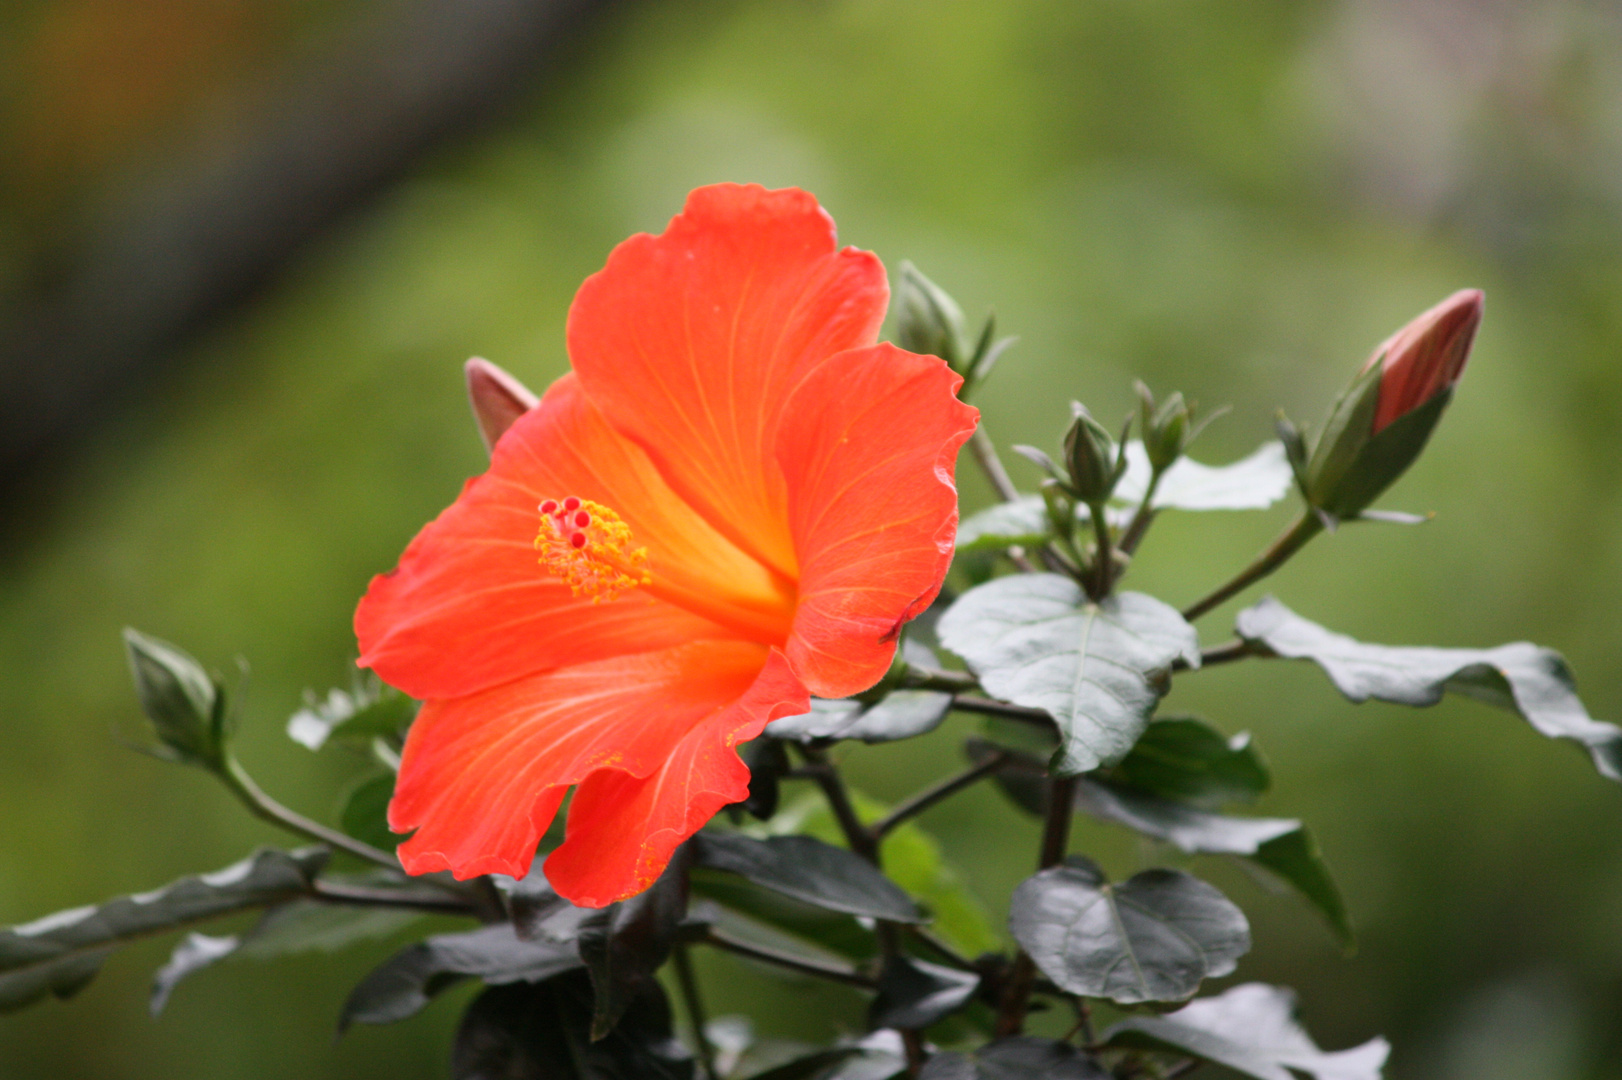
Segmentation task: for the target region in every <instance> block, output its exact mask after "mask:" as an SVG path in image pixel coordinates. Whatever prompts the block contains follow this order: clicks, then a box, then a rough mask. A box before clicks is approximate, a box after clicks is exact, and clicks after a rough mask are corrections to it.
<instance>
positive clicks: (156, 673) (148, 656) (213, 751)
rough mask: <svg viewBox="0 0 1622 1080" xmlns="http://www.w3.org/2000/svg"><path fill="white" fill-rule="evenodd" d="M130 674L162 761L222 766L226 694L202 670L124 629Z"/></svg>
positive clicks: (184, 655)
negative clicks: (164, 757)
mask: <svg viewBox="0 0 1622 1080" xmlns="http://www.w3.org/2000/svg"><path fill="white" fill-rule="evenodd" d="M124 647H125V649H126V650H127V651H128V654H129V661H130V674H131V675H132V676H134V679H135V692H136V694H137V695H138V696H139V697H140V699H141V711H142V712H144V713H146V716H147V719H148V720H150V721H152V727H153V729H154V730H155V731H156V733H157V736H158V739H159V740H160V741H161V742H162V743H163V746H164V748H165V750H167V752H168V754H167V756H170V757H173V758H175V759H176V760H179V761H183V762H185V763H187V764H189V765H201V766H203V767H204V768H217V767H218V766H219V764H220V762H221V761H222V760H223V757H224V752H225V746H224V738H225V736H224V727H225V694H224V693H223V692H222V691H221V690H220V688H219V686H218V685H217V684H216V683H215V682H214V680H213V679H211V678H209V675H208V673H207V672H206V671H204V670H203V668H202V665H201V664H199V663H198V662H197V661H196V660H194V659H192V657H191V656H189V655H188V654H187V653H186V652H184V651H183V650H181V649H177V648H176V647H175V646H173V645H170V644H169V643H168V642H166V641H159V640H158V639H157V638H153V637H147V636H146V635H145V634H143V633H141V632H140V631H138V630H133V629H130V628H129V627H125V628H124Z"/></svg>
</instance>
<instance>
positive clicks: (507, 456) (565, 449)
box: [355, 375, 790, 698]
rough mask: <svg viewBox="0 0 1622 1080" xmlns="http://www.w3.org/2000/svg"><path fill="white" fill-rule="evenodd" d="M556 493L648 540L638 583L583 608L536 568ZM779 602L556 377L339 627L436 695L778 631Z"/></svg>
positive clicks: (389, 675)
mask: <svg viewBox="0 0 1622 1080" xmlns="http://www.w3.org/2000/svg"><path fill="white" fill-rule="evenodd" d="M568 495H575V496H578V497H580V498H586V499H592V500H595V501H597V502H600V503H602V504H604V505H606V506H609V507H611V508H613V509H614V510H616V511H617V512H618V513H619V514H620V516H621V517H622V518H623V519H624V521H625V523H626V524H627V525H629V526H630V528H631V534H632V542H633V544H636V545H642V546H645V547H646V548H647V549H648V551H649V560H648V567H649V569H650V572H651V574H652V577H653V580H652V581H651V582H650V583H649V585H647V586H646V587H642V588H635V589H631V590H629V591H626V592H624V593H622V594H621V595H620V596H618V597H617V598H615V599H613V600H609V601H607V602H603V603H593V600H592V597H590V596H575V595H573V593H572V592H571V591H570V589H569V587H568V585H566V584H564V583H563V582H562V581H560V580H558V579H557V578H556V577H554V576H552V575H551V574H550V573H549V572H547V571H546V570H545V569H544V568H543V567H542V566H541V565H540V561H539V558H538V556H537V554H536V551H535V546H534V541H535V535H536V532H537V531H538V529H539V528H540V526H541V515H540V513H539V511H538V509H537V506H538V504H539V503H540V502H541V500H543V499H546V498H562V497H565V496H568ZM789 612H790V600H789V598H788V596H787V594H786V590H785V587H784V586H783V585H782V584H781V583H780V582H779V581H778V580H777V579H776V578H775V577H774V575H772V574H771V573H770V572H769V571H767V570H766V568H765V567H763V566H761V565H760V564H759V563H758V562H756V561H755V560H753V559H751V558H750V557H748V556H747V555H745V554H743V553H742V552H741V551H739V550H738V549H737V548H736V547H734V546H733V545H732V544H730V543H728V542H727V540H726V539H725V538H724V537H722V536H721V535H720V534H719V533H717V532H716V531H715V530H714V529H713V528H711V527H710V526H709V525H708V524H706V523H705V521H704V520H703V518H701V517H699V516H698V514H697V513H695V512H694V511H693V510H692V509H691V508H690V507H688V506H687V505H686V504H685V503H683V502H682V501H681V500H680V499H679V498H677V497H676V495H675V494H674V493H673V492H672V491H671V490H670V488H669V487H668V486H667V485H666V484H665V483H664V481H663V480H662V479H660V477H659V474H658V472H657V471H656V470H655V469H654V468H653V465H652V463H651V462H649V461H648V459H647V455H645V454H643V453H642V451H641V450H639V449H638V448H637V447H636V446H635V445H634V444H632V443H630V442H628V441H627V440H625V439H624V438H621V437H620V436H619V435H618V434H616V433H615V432H614V430H613V429H612V428H610V427H609V426H608V424H607V423H606V422H605V421H604V420H603V419H602V417H601V415H600V414H599V413H597V411H596V410H595V409H594V408H593V407H592V406H591V404H590V402H588V401H587V400H586V398H585V395H584V394H582V393H581V392H580V388H579V385H578V383H577V382H576V380H575V379H574V378H573V377H572V376H567V375H566V376H564V377H563V378H562V379H559V380H558V381H557V382H556V383H554V384H553V385H552V388H551V389H550V390H548V391H547V393H546V396H545V398H543V399H542V401H541V403H540V405H539V406H537V407H536V408H534V409H531V410H530V411H529V412H527V413H525V414H524V415H523V416H521V417H520V418H519V419H518V420H517V421H516V422H515V423H514V424H513V426H512V427H511V428H510V429H509V430H508V431H507V433H506V434H505V435H503V436H502V437H501V440H500V441H499V442H498V443H497V444H496V448H495V452H494V455H493V456H492V458H491V462H490V471H489V472H487V473H485V474H484V475H483V476H481V477H479V478H477V479H475V480H472V481H470V482H469V483H468V486H467V487H466V489H465V490H464V491H463V492H462V495H461V497H460V498H458V499H457V500H456V502H455V503H454V504H452V505H451V506H450V508H449V509H447V510H446V511H445V512H444V513H442V514H441V515H440V516H439V517H438V519H436V520H435V521H433V522H431V523H430V524H429V525H428V526H427V527H425V528H424V529H423V530H422V532H420V533H419V534H418V535H417V537H416V539H414V540H413V541H412V542H411V544H410V546H409V547H407V548H406V551H405V554H404V555H402V556H401V557H400V565H399V567H398V568H397V569H396V570H394V571H393V572H392V573H389V574H383V575H380V576H378V577H377V578H374V579H373V581H372V585H371V588H370V589H369V590H368V592H367V594H366V597H365V598H364V599H363V600H362V601H361V603H360V607H359V608H358V609H357V610H356V612H355V633H356V636H357V637H358V638H359V640H360V649H361V657H360V664H361V666H362V667H370V668H373V669H374V670H376V671H377V673H378V674H379V675H381V676H382V677H383V679H384V680H385V681H387V682H389V683H391V684H392V685H394V686H397V687H399V688H400V689H401V690H404V691H405V692H406V693H408V694H411V695H412V696H414V697H421V698H445V697H461V696H464V695H466V694H471V693H476V692H478V691H480V690H483V689H485V688H487V687H490V686H495V685H497V684H500V683H505V682H509V681H511V680H513V679H515V678H518V677H520V676H523V675H527V674H531V673H533V672H537V671H544V670H548V669H550V668H556V667H562V666H565V665H568V664H577V663H584V662H588V661H591V660H596V659H600V658H602V657H606V656H615V655H619V654H623V653H628V652H639V651H642V650H647V649H659V648H663V647H665V646H668V645H674V644H678V643H681V642H684V641H692V640H694V639H700V638H722V637H731V636H740V637H750V638H753V639H756V640H766V641H781V640H782V639H783V636H784V635H785V634H786V632H787V626H788V621H789V617H790V614H789Z"/></svg>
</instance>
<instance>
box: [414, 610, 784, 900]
mask: <svg viewBox="0 0 1622 1080" xmlns="http://www.w3.org/2000/svg"><path fill="white" fill-rule="evenodd" d="M808 707H809V705H808V699H807V697H806V693H805V688H804V687H803V686H802V685H800V683H799V682H798V681H797V680H795V679H794V677H793V675H792V674H791V673H789V672H788V666H787V664H786V662H785V661H784V660H783V659H782V654H781V653H778V652H776V651H775V650H770V649H768V648H766V647H765V646H762V645H757V644H754V643H751V642H740V641H700V642H693V643H690V644H687V645H681V646H677V647H675V648H670V649H663V650H660V651H657V652H647V653H639V654H636V655H633V656H620V657H615V658H613V659H610V660H602V661H597V662H595V663H590V664H580V665H576V666H573V667H567V668H563V669H560V670H557V671H551V672H546V673H544V674H540V675H532V676H530V677H528V678H524V679H520V680H518V681H516V682H512V683H508V684H506V685H503V686H498V687H494V688H492V689H489V690H486V691H484V692H482V693H479V694H474V695H470V696H468V697H461V698H452V699H449V700H436V701H429V702H428V703H427V704H425V705H424V706H423V708H422V712H421V714H420V715H419V716H418V717H417V720H416V722H415V723H414V724H413V725H412V727H411V733H410V735H409V736H408V737H407V739H406V746H405V752H404V754H403V755H402V758H401V763H400V777H399V780H398V781H397V783H396V785H395V791H394V799H393V801H392V802H391V803H390V804H389V827H390V828H392V829H394V830H395V831H396V832H406V831H409V830H411V829H416V830H417V831H416V833H415V835H413V836H412V837H411V839H409V840H407V841H406V842H405V843H404V844H403V845H401V847H400V861H401V863H402V865H404V866H405V868H406V871H407V872H408V873H412V874H423V873H429V872H432V871H436V870H450V871H451V872H452V873H454V874H455V875H456V876H457V877H458V878H468V877H473V876H475V875H478V874H488V873H502V874H510V875H512V876H513V877H522V876H524V874H525V873H527V872H528V869H529V864H530V861H531V859H532V858H533V857H534V854H535V846H536V844H537V843H539V841H540V837H541V835H542V833H544V832H545V831H546V827H547V825H548V824H549V823H550V822H551V820H552V816H553V815H554V814H555V813H556V812H557V808H558V805H559V804H560V802H561V801H562V799H563V795H564V792H565V790H566V789H567V788H568V786H569V785H572V784H581V785H582V786H581V788H580V791H579V792H578V793H577V795H576V798H575V803H574V805H573V806H572V807H571V809H570V819H571V820H570V828H569V838H570V842H571V843H572V844H573V847H571V848H570V853H571V854H570V855H567V856H565V857H564V860H563V864H562V865H563V867H564V868H565V872H564V874H563V877H562V878H561V880H554V881H553V885H554V886H555V887H556V888H557V889H558V890H559V892H561V893H563V895H565V896H568V897H569V898H570V899H573V900H575V901H576V902H581V903H583V902H586V901H587V900H590V901H591V902H592V903H593V904H601V903H608V902H610V901H612V900H615V899H618V898H619V896H622V895H629V894H630V893H631V892H636V891H638V890H639V889H640V888H643V887H646V885H647V884H648V883H649V882H650V881H651V880H652V877H650V876H648V875H649V873H650V872H651V874H652V875H653V876H657V874H658V870H659V869H660V868H662V867H663V865H664V862H665V861H666V860H668V858H669V855H670V851H671V850H673V849H674V848H675V845H676V844H678V843H680V842H681V840H683V839H685V838H686V837H687V836H688V835H690V834H691V833H692V832H693V831H695V830H696V829H698V828H699V827H700V826H701V825H702V824H703V823H704V822H705V821H706V820H708V818H709V816H710V815H711V814H713V813H714V812H715V810H716V809H718V808H719V807H720V806H722V805H725V803H728V802H735V801H737V800H738V799H741V798H742V797H743V795H744V794H745V793H746V792H747V790H748V785H749V770H748V768H747V767H745V766H744V765H743V763H742V762H741V761H739V760H738V756H737V754H736V753H734V752H733V751H732V749H731V747H732V746H734V745H735V744H736V743H738V742H740V741H743V740H747V739H750V738H753V737H754V736H755V735H757V734H759V732H760V730H761V728H763V727H764V726H765V725H766V723H767V722H768V721H770V720H772V719H774V718H776V717H778V716H787V715H792V714H793V713H795V712H796V711H802V712H803V711H804V710H805V709H806V708H808ZM604 772H608V773H610V774H612V775H613V776H620V777H630V778H638V777H640V778H648V779H649V780H650V781H652V783H653V788H652V790H650V791H648V792H639V793H638V794H636V795H635V796H634V797H630V798H628V799H627V801H626V803H625V805H624V806H622V807H618V808H616V809H614V810H611V811H605V810H603V809H602V808H601V806H600V805H599V804H598V801H597V800H596V799H595V797H594V796H593V794H592V792H594V791H601V790H604V789H605V788H606V787H612V786H613V784H612V783H609V782H606V781H600V780H598V779H597V778H598V777H600V776H601V775H602V774H603V773H604ZM632 786H633V787H635V785H632ZM717 800H719V801H717ZM582 813H583V814H584V815H585V818H584V821H586V822H588V824H584V825H582V824H580V823H578V822H577V821H576V818H577V816H578V815H581V814H582ZM602 821H608V822H609V825H608V826H607V828H606V835H605V829H604V827H602V826H601V825H598V824H589V823H595V822H602ZM689 824H690V827H689ZM683 829H686V831H685V832H682V830H683ZM677 834H679V835H677ZM582 835H583V836H584V839H581V838H580V837H581V836H582ZM671 836H674V837H675V839H670V837H671ZM565 846H566V847H568V846H569V844H568V843H566V844H565ZM582 849H584V852H585V854H586V858H585V859H584V861H583V862H579V856H578V855H576V854H575V853H576V852H580V851H582ZM560 850H562V849H560ZM577 862H579V864H578V865H575V864H576V863H577ZM655 864H657V865H655ZM571 866H572V867H573V869H570V867H571ZM650 867H652V868H653V869H652V870H651V871H650V869H649V868H650ZM549 869H550V867H549ZM610 881H611V882H617V883H621V884H623V885H624V889H623V891H620V892H617V893H615V895H611V896H607V894H606V893H604V892H601V891H600V889H601V888H602V887H603V886H602V883H603V882H610ZM632 882H640V885H636V886H634V887H633V886H632V885H631V884H628V883H632ZM615 888H619V885H616V886H615ZM603 896H607V898H606V899H602V897H603Z"/></svg>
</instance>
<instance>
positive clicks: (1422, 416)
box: [1314, 387, 1453, 521]
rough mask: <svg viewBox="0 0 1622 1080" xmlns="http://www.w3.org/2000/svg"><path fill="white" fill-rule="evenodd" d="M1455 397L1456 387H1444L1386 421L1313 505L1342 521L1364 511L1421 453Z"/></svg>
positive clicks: (1323, 490)
mask: <svg viewBox="0 0 1622 1080" xmlns="http://www.w3.org/2000/svg"><path fill="white" fill-rule="evenodd" d="M1452 398H1453V388H1452V387H1443V388H1442V389H1441V390H1440V391H1438V392H1437V394H1436V396H1435V397H1433V398H1431V399H1430V400H1429V401H1427V402H1425V404H1423V405H1421V406H1420V407H1419V408H1417V409H1414V410H1413V411H1412V412H1408V413H1404V414H1403V415H1402V416H1399V417H1397V419H1395V420H1393V421H1392V422H1391V423H1390V424H1388V425H1386V427H1385V428H1384V429H1383V430H1382V431H1381V432H1380V433H1379V434H1378V435H1375V436H1374V437H1373V438H1371V439H1369V440H1367V441H1366V442H1365V443H1364V444H1363V445H1362V447H1361V448H1360V449H1359V451H1358V453H1357V456H1356V458H1355V459H1354V460H1353V461H1352V463H1351V465H1350V466H1349V467H1348V468H1347V469H1346V471H1345V472H1344V473H1343V474H1342V475H1341V477H1340V478H1339V480H1338V482H1337V483H1336V485H1335V486H1334V487H1333V488H1320V489H1319V492H1318V494H1319V499H1318V501H1316V502H1315V504H1314V505H1316V506H1317V507H1318V508H1319V509H1321V510H1323V511H1324V512H1326V513H1329V514H1332V515H1334V516H1335V517H1337V518H1339V519H1341V520H1343V521H1344V520H1350V519H1351V518H1354V517H1356V516H1358V515H1359V514H1361V513H1362V512H1363V510H1364V509H1366V508H1367V507H1368V505H1369V504H1370V503H1372V502H1373V501H1374V500H1375V499H1377V498H1379V497H1380V495H1381V493H1382V492H1384V491H1385V489H1386V488H1388V487H1390V486H1391V485H1392V484H1393V483H1395V482H1396V481H1397V478H1398V477H1400V476H1401V475H1402V474H1403V473H1405V472H1407V471H1408V466H1410V465H1412V464H1413V463H1414V460H1415V459H1416V458H1418V457H1419V455H1420V452H1421V451H1422V450H1424V449H1425V443H1426V442H1427V441H1428V440H1429V439H1430V436H1431V432H1432V431H1434V430H1435V429H1436V423H1437V421H1439V420H1440V419H1441V418H1442V411H1443V410H1444V409H1446V408H1447V404H1448V402H1449V401H1450V400H1452Z"/></svg>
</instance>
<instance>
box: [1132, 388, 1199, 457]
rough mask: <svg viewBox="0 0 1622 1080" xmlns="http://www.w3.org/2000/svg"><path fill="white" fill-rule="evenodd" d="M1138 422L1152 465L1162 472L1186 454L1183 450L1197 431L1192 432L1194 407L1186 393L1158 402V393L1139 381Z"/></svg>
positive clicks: (1144, 446)
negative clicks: (1187, 400)
mask: <svg viewBox="0 0 1622 1080" xmlns="http://www.w3.org/2000/svg"><path fill="white" fill-rule="evenodd" d="M1137 391H1138V404H1139V423H1138V429H1139V430H1140V431H1141V432H1142V433H1143V449H1144V452H1145V453H1146V454H1148V456H1149V466H1150V467H1151V468H1152V469H1154V471H1155V472H1157V473H1163V472H1165V471H1166V470H1167V469H1169V468H1171V467H1172V465H1174V464H1175V463H1176V461H1177V459H1178V458H1180V457H1182V456H1183V450H1184V448H1185V447H1187V446H1188V444H1189V441H1190V440H1191V439H1192V438H1193V437H1194V435H1195V434H1196V432H1193V431H1190V430H1189V428H1190V423H1191V421H1192V420H1193V413H1194V410H1193V409H1192V408H1191V407H1190V406H1189V405H1188V404H1187V403H1186V402H1184V401H1183V395H1182V394H1180V393H1174V394H1172V396H1171V397H1169V398H1167V399H1166V400H1165V401H1163V402H1161V403H1160V404H1159V405H1158V406H1157V405H1156V404H1155V396H1154V394H1152V393H1151V392H1150V391H1149V388H1148V387H1147V386H1145V385H1144V384H1143V383H1141V382H1140V383H1138V384H1137Z"/></svg>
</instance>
